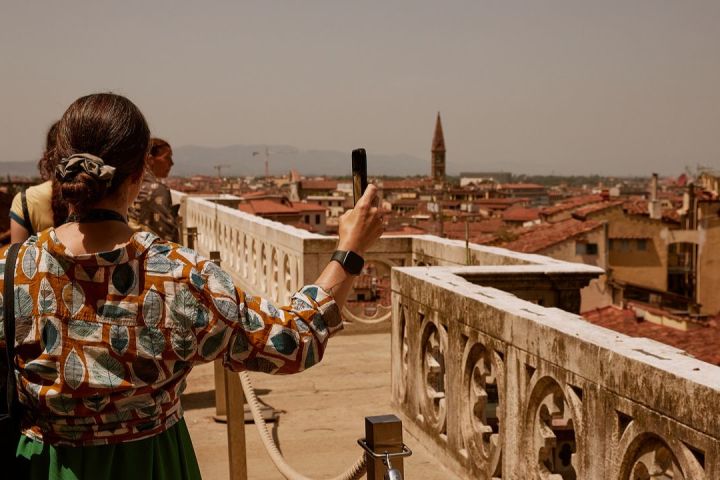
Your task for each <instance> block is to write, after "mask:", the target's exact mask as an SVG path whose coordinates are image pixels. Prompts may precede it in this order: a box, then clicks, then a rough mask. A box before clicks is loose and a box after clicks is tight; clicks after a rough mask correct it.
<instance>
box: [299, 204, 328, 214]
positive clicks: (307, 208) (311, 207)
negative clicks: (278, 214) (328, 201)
mask: <svg viewBox="0 0 720 480" xmlns="http://www.w3.org/2000/svg"><path fill="white" fill-rule="evenodd" d="M292 208H294V209H295V210H297V211H298V212H324V211H325V207H323V206H322V205H320V204H319V203H312V202H293V203H292Z"/></svg>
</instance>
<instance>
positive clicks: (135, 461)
mask: <svg viewBox="0 0 720 480" xmlns="http://www.w3.org/2000/svg"><path fill="white" fill-rule="evenodd" d="M17 461H18V467H19V470H20V473H21V475H20V476H19V477H18V478H19V479H30V480H40V479H42V480H48V479H49V480H83V479H87V480H105V479H122V480H146V479H153V480H166V479H167V480H176V479H178V480H196V479H200V469H199V468H198V464H197V459H196V458H195V451H194V450H193V446H192V442H191V441H190V434H189V433H188V429H187V425H185V420H180V421H179V422H178V423H176V424H175V425H173V426H172V427H170V428H169V429H168V430H166V431H164V432H163V433H161V434H159V435H155V436H154V437H150V438H145V439H143V440H136V441H134V442H128V443H117V444H114V445H98V446H90V447H66V446H52V445H46V444H44V443H42V442H39V441H37V440H32V439H30V438H28V437H26V436H25V435H22V436H21V437H20V442H19V443H18V448H17Z"/></svg>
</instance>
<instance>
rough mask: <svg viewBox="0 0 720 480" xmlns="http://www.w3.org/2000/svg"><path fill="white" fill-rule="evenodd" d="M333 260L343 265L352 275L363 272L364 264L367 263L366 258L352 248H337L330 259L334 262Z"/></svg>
mask: <svg viewBox="0 0 720 480" xmlns="http://www.w3.org/2000/svg"><path fill="white" fill-rule="evenodd" d="M333 260H335V261H336V262H338V263H339V264H340V265H342V267H343V269H345V271H346V272H348V273H349V274H350V275H358V274H359V273H360V272H362V269H363V265H365V260H363V258H362V257H361V256H360V255H358V254H357V253H355V252H352V251H350V250H348V251H347V252H346V251H344V250H335V253H333V256H332V258H331V259H330V261H331V262H332V261H333Z"/></svg>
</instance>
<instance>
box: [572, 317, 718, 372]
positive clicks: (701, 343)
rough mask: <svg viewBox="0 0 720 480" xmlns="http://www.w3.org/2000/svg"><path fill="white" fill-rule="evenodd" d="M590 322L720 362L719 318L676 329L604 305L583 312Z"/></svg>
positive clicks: (714, 362) (715, 362)
mask: <svg viewBox="0 0 720 480" xmlns="http://www.w3.org/2000/svg"><path fill="white" fill-rule="evenodd" d="M583 317H585V319H586V320H588V321H589V322H591V323H593V324H595V325H600V326H601V327H605V328H609V329H610V330H614V331H616V332H620V333H624V334H625V335H628V336H631V337H646V338H650V339H652V340H655V341H658V342H662V343H665V344H667V345H672V346H673V347H676V348H680V349H682V350H685V351H686V352H688V353H689V354H690V355H692V356H694V357H695V358H698V359H699V360H703V361H705V362H708V363H712V364H714V365H720V348H718V345H720V328H718V324H717V323H718V319H717V318H715V319H711V320H709V321H708V322H707V323H706V324H705V325H701V326H696V325H694V328H690V329H689V330H687V331H684V330H679V329H676V328H672V327H666V326H664V325H658V324H656V323H652V322H646V321H643V320H642V319H638V318H637V317H636V315H635V312H634V311H633V310H631V309H628V308H625V309H620V308H617V307H613V306H610V307H605V308H602V309H598V310H591V311H588V312H585V313H583Z"/></svg>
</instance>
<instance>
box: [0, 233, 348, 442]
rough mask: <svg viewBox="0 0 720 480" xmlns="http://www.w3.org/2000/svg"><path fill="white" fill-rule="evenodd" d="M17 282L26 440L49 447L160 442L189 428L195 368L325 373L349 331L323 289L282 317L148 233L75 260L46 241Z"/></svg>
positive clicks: (31, 252)
mask: <svg viewBox="0 0 720 480" xmlns="http://www.w3.org/2000/svg"><path fill="white" fill-rule="evenodd" d="M4 259H5V253H4V252H3V253H2V254H1V256H0V267H3V268H4V262H5V260H4ZM15 282H16V284H15V316H16V338H15V345H16V356H15V362H16V367H17V372H16V377H17V380H18V392H19V396H20V401H21V404H22V405H23V406H24V407H25V412H24V418H23V420H22V428H23V433H25V434H26V435H28V436H30V437H32V438H36V439H39V440H42V441H44V442H48V443H51V444H66V445H97V444H108V443H117V442H124V441H130V440H137V439H141V438H145V437H150V436H152V435H156V434H158V433H160V432H162V431H164V430H166V429H168V428H169V427H171V426H172V425H173V424H175V422H177V421H178V420H179V419H180V418H182V407H181V405H180V400H179V395H180V393H181V392H182V391H183V390H184V388H185V381H186V378H187V375H188V373H189V372H190V370H191V368H192V367H193V365H194V364H196V363H198V362H209V361H212V360H214V359H216V358H221V359H222V361H223V363H224V364H225V366H226V367H228V368H231V369H233V370H244V369H247V370H256V371H262V372H266V373H281V374H282V373H295V372H299V371H301V370H303V369H305V368H308V367H310V366H312V365H314V364H316V363H317V362H319V361H320V359H321V358H322V356H323V352H324V351H325V346H326V344H327V340H328V337H329V336H331V335H332V334H334V333H335V332H337V331H338V330H340V329H341V328H342V322H341V320H340V315H339V311H338V308H337V306H336V304H335V302H334V300H333V298H332V297H331V296H330V295H329V294H328V293H327V292H325V291H324V290H322V289H321V288H319V287H317V286H306V287H303V288H302V289H301V290H300V291H299V292H298V293H296V294H295V295H294V296H293V297H292V301H291V305H288V306H285V307H282V308H278V307H276V306H274V305H273V304H272V303H270V302H268V301H267V300H265V299H261V298H258V297H251V296H249V295H246V294H245V293H244V292H242V291H241V290H239V289H237V288H236V287H235V286H234V285H233V282H232V280H231V278H230V276H229V275H228V274H227V273H226V272H224V271H223V270H221V269H220V268H219V267H217V266H216V265H215V264H214V263H212V262H210V261H208V260H205V259H203V258H200V257H199V256H198V255H197V254H196V253H195V252H194V251H192V250H189V249H187V248H185V247H182V246H180V245H177V244H174V243H170V242H167V241H164V240H160V239H159V238H158V237H157V236H155V235H153V234H151V233H148V232H139V233H136V234H135V235H134V236H133V237H132V239H131V241H130V242H129V243H128V244H127V245H126V246H125V247H123V248H120V249H117V250H114V251H111V252H105V253H99V254H88V255H73V254H72V253H71V252H69V251H68V250H67V249H66V248H65V247H64V246H63V245H62V243H61V242H60V241H59V240H58V238H57V236H56V235H55V232H54V230H53V229H49V230H45V231H44V232H41V233H40V235H39V237H31V238H30V239H29V240H28V241H27V242H25V244H24V246H23V247H22V248H21V249H20V253H19V256H18V263H17V267H16V273H15ZM1 283H2V279H1V278H0V284H1ZM0 292H2V285H0ZM1 312H2V310H1V309H0V315H1V314H2V313H1ZM4 339H5V335H4V332H2V331H0V344H2V345H3V347H4Z"/></svg>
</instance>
